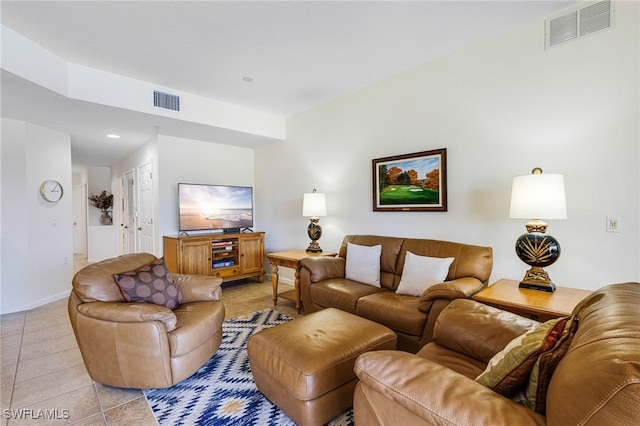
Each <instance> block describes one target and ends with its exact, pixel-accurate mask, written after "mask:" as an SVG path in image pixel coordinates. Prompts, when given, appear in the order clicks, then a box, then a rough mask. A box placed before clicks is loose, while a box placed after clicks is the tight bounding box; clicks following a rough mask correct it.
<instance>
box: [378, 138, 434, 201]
mask: <svg viewBox="0 0 640 426" xmlns="http://www.w3.org/2000/svg"><path fill="white" fill-rule="evenodd" d="M373 210H374V211H402V212H410V211H439V212H446V211H447V150H446V148H443V149H436V150H432V151H423V152H416V153H414V154H405V155H396V156H394V157H385V158H377V159H374V160H373Z"/></svg>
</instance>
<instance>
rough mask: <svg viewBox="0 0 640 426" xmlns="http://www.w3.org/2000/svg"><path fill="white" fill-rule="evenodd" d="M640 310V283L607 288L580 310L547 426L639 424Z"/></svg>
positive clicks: (552, 389)
mask: <svg viewBox="0 0 640 426" xmlns="http://www.w3.org/2000/svg"><path fill="white" fill-rule="evenodd" d="M639 306H640V283H623V284H613V285H609V286H606V287H603V288H601V289H600V290H598V291H596V292H594V293H592V294H591V295H590V296H588V297H587V298H585V299H584V300H583V301H582V302H580V303H579V304H578V306H576V308H575V309H574V310H573V315H576V316H577V317H578V319H579V324H578V330H577V331H576V334H575V335H574V336H573V339H572V340H571V344H570V345H569V350H568V352H567V353H566V354H565V356H564V357H563V358H562V360H561V361H560V363H559V364H558V366H557V368H556V370H555V371H554V373H553V376H552V378H551V382H550V384H549V390H548V392H547V424H549V425H554V424H557V425H568V424H594V425H597V424H637V422H638V419H640V404H638V401H639V400H640V320H639V317H638V312H639V311H638V307H639ZM572 395H577V396H578V397H571V398H570V403H568V402H567V398H568V397H569V396H572Z"/></svg>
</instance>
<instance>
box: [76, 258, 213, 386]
mask: <svg viewBox="0 0 640 426" xmlns="http://www.w3.org/2000/svg"><path fill="white" fill-rule="evenodd" d="M155 260H156V257H155V256H153V255H151V254H148V253H136V254H128V255H124V256H120V257H117V258H113V259H107V260H104V261H101V262H98V263H94V264H91V265H89V266H87V267H85V268H84V269H82V270H80V271H79V272H78V273H77V274H76V275H75V276H74V278H73V290H72V291H71V295H70V296H69V303H68V307H69V318H70V320H71V325H72V327H73V331H74V333H75V336H76V340H77V341H78V346H79V347H80V352H81V353H82V359H83V360H84V364H85V366H86V368H87V371H88V372H89V375H90V376H91V378H92V379H93V380H94V381H96V382H98V383H102V384H105V385H109V386H116V387H121V388H166V387H169V386H172V385H174V384H176V383H178V382H180V381H182V380H184V379H186V378H187V377H189V376H191V375H192V374H193V373H195V372H196V371H197V370H198V369H199V368H200V367H202V365H204V363H205V362H207V361H208V360H209V359H210V358H211V357H212V356H213V354H214V353H215V352H216V351H217V349H218V348H219V347H220V343H221V341H222V323H223V321H224V312H225V310H224V304H223V303H222V290H221V289H220V284H221V282H222V280H221V279H220V278H214V277H207V276H202V275H180V274H171V277H172V278H173V280H174V282H175V283H176V285H177V287H178V288H179V290H180V293H181V294H182V296H183V301H182V304H180V305H179V306H178V307H177V308H175V309H174V310H171V309H169V308H166V307H164V306H159V305H156V304H153V303H144V302H134V303H127V302H125V299H124V298H123V296H122V294H121V293H120V289H119V287H118V286H117V284H116V283H115V281H114V277H113V275H114V274H120V273H123V272H128V271H132V270H135V269H137V268H139V267H142V266H144V265H147V264H150V263H151V262H154V261H155Z"/></svg>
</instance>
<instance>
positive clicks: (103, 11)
mask: <svg viewBox="0 0 640 426" xmlns="http://www.w3.org/2000/svg"><path fill="white" fill-rule="evenodd" d="M574 3H576V1H537V0H534V1H417V2H401V1H386V2H384V1H375V2H369V1H351V2H328V1H290V2H274V1H257V2H247V1H227V2H218V1H139V2H133V1H41V2H35V1H15V2H14V1H4V0H3V1H2V3H1V18H2V24H3V25H5V26H7V27H9V28H11V29H13V30H14V31H16V32H18V33H20V34H22V35H23V36H24V37H26V38H28V39H30V40H31V41H33V42H35V43H36V44H39V45H40V46H42V47H44V48H45V49H47V50H49V51H51V52H52V53H54V54H56V55H57V56H59V57H61V58H63V59H64V60H66V61H68V62H72V63H76V64H80V65H85V66H88V67H91V68H96V69H100V70H104V71H109V72H112V73H116V74H120V75H123V76H127V77H132V78H135V79H138V80H143V81H147V82H151V83H154V84H158V85H161V86H164V87H168V88H173V89H176V90H180V91H183V92H189V93H194V94H197V95H200V96H205V97H210V98H213V99H217V100H220V101H224V102H227V103H231V104H236V105H240V106H243V107H247V108H252V109H256V110H259V111H265V112H269V113H272V114H276V115H280V116H285V117H286V116H289V115H291V114H295V113H297V112H300V111H303V110H305V109H308V108H311V107H313V106H315V105H319V104H321V103H324V102H327V101H329V100H331V99H334V98H336V97H339V96H341V95H344V94H347V93H350V92H353V91H355V90H357V89H359V88H362V87H365V86H367V85H369V84H372V83H375V82H377V81H380V80H383V79H385V78H388V77H390V76H393V75H396V74H398V73H401V72H403V71H406V70H409V69H412V68H415V67H417V66H419V65H421V64H424V63H426V62H429V61H431V60H433V59H435V58H438V57H440V56H443V55H446V54H449V53H451V52H454V51H456V50H459V49H463V48H465V47H468V46H471V45H473V44H475V43H478V42H479V41H481V40H483V39H487V38H489V37H492V36H496V35H498V34H501V33H504V32H506V31H508V30H510V29H512V28H515V27H518V26H521V25H524V24H526V23H528V22H530V21H533V20H535V19H538V18H540V17H542V16H545V15H548V14H550V13H553V12H555V11H557V10H559V9H562V8H565V7H567V6H570V5H571V4H574ZM541 31H542V29H541ZM541 34H542V33H541ZM542 43H543V40H542V39H541V45H542ZM244 77H250V78H252V79H253V81H252V82H246V81H244V79H243V78H244ZM2 115H3V116H4V117H8V118H15V119H21V120H25V121H29V122H33V123H37V124H42V125H47V126H50V127H53V128H56V129H60V130H63V131H66V132H69V133H71V135H72V155H73V160H74V163H80V164H86V165H92V164H100V165H108V164H112V163H113V162H115V161H117V160H118V159H120V158H122V156H125V155H127V154H128V153H130V152H131V151H132V150H133V149H135V148H137V147H138V146H140V145H141V144H143V143H145V142H146V141H148V140H149V139H150V138H151V137H153V135H154V133H155V132H156V129H155V128H154V126H155V125H157V123H158V121H157V117H148V116H145V115H144V114H140V113H134V112H130V111H124V110H118V109H117V108H111V107H106V106H102V105H95V104H88V103H86V102H79V101H73V100H70V99H66V98H64V97H61V96H60V95H57V94H55V93H52V92H49V91H48V90H45V89H43V88H41V87H38V86H35V85H33V84H32V83H30V82H26V81H24V80H22V79H20V78H19V77H16V76H13V75H11V74H9V73H6V72H3V73H2ZM98 117H99V118H98ZM152 118H153V119H152ZM109 126H114V127H117V129H118V130H117V131H118V132H120V133H122V134H123V138H122V140H121V141H119V142H118V146H120V147H121V148H117V147H116V146H115V145H109V146H108V148H105V143H104V135H105V133H108V132H110V131H116V130H109V129H108V128H107V127H109ZM161 127H162V133H164V134H173V135H176V136H183V137H189V138H196V139H202V140H216V139H215V138H216V137H219V136H220V132H222V133H223V134H224V135H225V137H229V138H230V139H229V143H231V144H234V143H238V144H243V145H245V146H255V145H257V144H260V143H264V142H265V140H261V139H260V138H256V139H254V140H251V139H249V141H247V140H245V139H239V138H237V137H236V138H234V137H233V136H232V135H231V133H232V132H228V131H223V130H221V129H215V128H210V127H209V126H202V125H194V124H187V123H185V122H179V121H178V120H168V119H165V120H163V121H162V126H161ZM125 135H126V136H125ZM218 140H219V139H218ZM240 140H242V141H243V142H239V141H240Z"/></svg>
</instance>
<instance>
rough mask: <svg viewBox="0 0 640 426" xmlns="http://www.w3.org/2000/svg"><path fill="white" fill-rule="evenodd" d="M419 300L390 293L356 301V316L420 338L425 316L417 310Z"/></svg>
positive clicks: (381, 293) (371, 295)
mask: <svg viewBox="0 0 640 426" xmlns="http://www.w3.org/2000/svg"><path fill="white" fill-rule="evenodd" d="M419 303H420V298H418V297H415V296H408V295H405V294H396V293H393V292H390V291H386V292H380V293H374V294H369V295H368V296H364V297H362V298H361V299H360V300H358V304H357V306H356V315H358V316H361V317H364V318H367V319H369V320H371V321H375V322H377V323H379V324H382V325H385V326H387V327H389V328H390V329H392V330H394V331H398V332H402V333H405V334H409V335H412V336H422V331H423V330H424V325H425V323H426V321H427V314H426V313H424V312H422V311H421V310H420V309H418V304H419Z"/></svg>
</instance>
